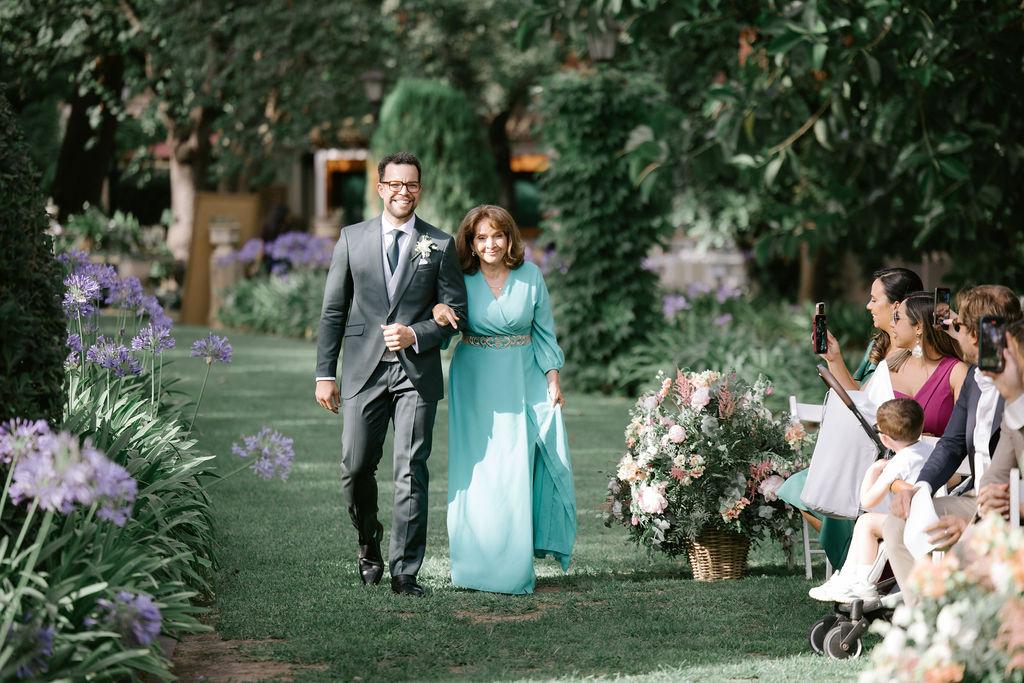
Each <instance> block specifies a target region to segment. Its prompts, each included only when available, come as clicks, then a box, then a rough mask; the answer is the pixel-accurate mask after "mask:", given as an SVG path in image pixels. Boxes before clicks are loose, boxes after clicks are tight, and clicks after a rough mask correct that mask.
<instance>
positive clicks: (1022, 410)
mask: <svg viewBox="0 0 1024 683" xmlns="http://www.w3.org/2000/svg"><path fill="white" fill-rule="evenodd" d="M1003 419H1004V420H1006V425H1007V426H1008V427H1009V428H1010V429H1020V428H1021V427H1024V396H1020V397H1018V398H1017V400H1015V401H1013V402H1012V403H1007V404H1006V406H1005V407H1004V408H1003Z"/></svg>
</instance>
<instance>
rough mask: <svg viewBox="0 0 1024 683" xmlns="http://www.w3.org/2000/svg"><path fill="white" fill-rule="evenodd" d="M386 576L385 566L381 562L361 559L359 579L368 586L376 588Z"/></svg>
mask: <svg viewBox="0 0 1024 683" xmlns="http://www.w3.org/2000/svg"><path fill="white" fill-rule="evenodd" d="M382 576H384V564H383V563H381V562H379V561H374V560H367V559H365V558H362V557H360V558H359V578H360V579H362V580H363V583H365V584H366V585H367V586H369V585H371V584H372V585H374V586H376V585H377V584H378V583H380V579H381V577H382Z"/></svg>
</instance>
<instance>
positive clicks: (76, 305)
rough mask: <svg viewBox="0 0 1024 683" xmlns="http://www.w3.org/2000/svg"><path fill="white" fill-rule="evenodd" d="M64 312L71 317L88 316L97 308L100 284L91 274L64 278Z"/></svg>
mask: <svg viewBox="0 0 1024 683" xmlns="http://www.w3.org/2000/svg"><path fill="white" fill-rule="evenodd" d="M64 287H65V291H64V301H63V303H62V305H63V306H64V313H66V314H67V316H68V317H69V318H74V317H75V316H86V315H89V314H90V313H92V312H93V311H95V310H96V303H97V302H98V301H99V298H100V293H101V291H100V284H99V283H98V282H97V281H96V278H94V277H92V276H90V275H77V274H76V275H68V276H67V277H66V278H64Z"/></svg>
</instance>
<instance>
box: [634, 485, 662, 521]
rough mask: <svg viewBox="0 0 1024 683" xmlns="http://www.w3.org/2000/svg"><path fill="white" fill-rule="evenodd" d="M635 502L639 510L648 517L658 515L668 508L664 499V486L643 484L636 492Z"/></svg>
mask: <svg viewBox="0 0 1024 683" xmlns="http://www.w3.org/2000/svg"><path fill="white" fill-rule="evenodd" d="M636 502H637V505H639V506H640V509H641V510H642V511H644V512H646V513H647V514H649V515H658V514H661V513H662V512H664V511H665V508H667V507H668V499H667V498H665V484H653V485H649V484H645V485H643V486H640V487H639V488H638V489H637V492H636Z"/></svg>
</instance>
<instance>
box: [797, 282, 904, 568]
mask: <svg viewBox="0 0 1024 683" xmlns="http://www.w3.org/2000/svg"><path fill="white" fill-rule="evenodd" d="M923 287H924V285H923V284H922V283H921V278H920V276H918V274H917V273H915V272H914V271H912V270H909V269H907V268H883V269H882V270H878V271H875V273H874V275H873V279H872V282H871V290H870V292H869V293H868V302H867V305H866V306H865V308H866V309H867V311H868V313H870V314H871V323H872V325H873V326H874V328H875V329H876V330H877V332H876V334H875V336H874V337H873V338H872V340H871V342H870V343H869V344H868V348H867V350H866V351H865V352H864V357H863V358H862V359H861V362H860V365H858V366H857V368H856V370H854V371H853V372H850V370H849V368H847V367H846V362H845V361H844V360H843V353H842V350H841V349H840V347H839V342H838V341H837V340H836V338H835V337H834V336H832V333H831V332H828V333H827V336H828V348H827V350H826V351H825V353H823V354H822V355H821V358H822V359H823V360H824V361H825V362H826V363H827V364H828V369H829V371H831V373H832V374H833V375H835V378H836V380H838V382H839V383H840V384H841V385H842V386H843V387H844V388H845V389H848V390H859V389H860V388H861V385H862V384H863V383H866V382H867V381H868V380H869V379H870V378H871V377H872V375H874V372H875V369H876V368H877V367H878V365H879V363H881V362H882V361H883V360H885V361H886V365H887V366H888V367H889V370H890V372H892V368H893V367H896V368H898V367H899V365H900V364H901V363H903V362H905V361H906V359H907V358H908V357H909V356H910V354H911V350H910V349H903V348H899V347H898V346H897V345H896V344H895V342H894V334H895V333H894V330H893V313H894V312H895V311H896V310H897V309H898V308H899V305H900V302H901V301H903V299H905V298H906V297H907V296H908V295H909V294H910V293H911V292H916V291H919V290H921V289H923ZM807 472H808V470H801V471H800V472H797V473H796V474H794V475H793V476H791V477H790V478H789V479H787V480H786V481H785V482H784V483H783V484H782V486H781V487H780V488H779V492H778V495H779V498H781V499H782V500H784V501H786V502H787V503H789V504H790V505H792V506H793V507H795V508H796V509H798V510H800V514H802V515H803V517H804V519H805V520H807V523H808V524H809V525H810V526H811V527H812V528H813V529H814V530H815V531H817V532H818V534H819V541H820V543H821V547H822V549H823V550H824V551H825V554H826V556H827V557H828V559H829V561H830V562H831V563H832V565H833V566H834V567H836V568H839V567H841V566H842V564H843V560H844V559H845V558H846V549H847V548H848V547H849V545H850V539H851V538H852V537H853V522H851V521H850V520H841V519H832V518H829V517H823V516H820V515H818V514H817V513H815V512H812V511H810V510H809V509H808V508H807V506H806V505H804V503H803V501H802V500H801V498H800V496H801V494H802V493H803V490H804V484H805V483H806V482H807Z"/></svg>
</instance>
